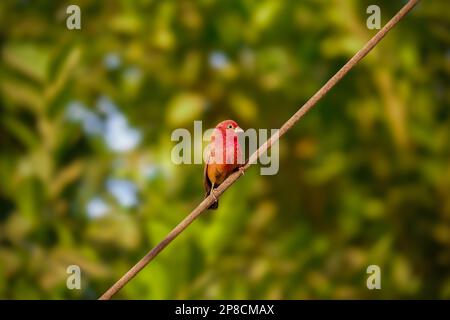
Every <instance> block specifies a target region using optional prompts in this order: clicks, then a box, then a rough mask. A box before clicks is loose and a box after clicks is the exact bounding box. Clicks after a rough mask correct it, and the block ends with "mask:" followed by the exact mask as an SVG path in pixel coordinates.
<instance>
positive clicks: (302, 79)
mask: <svg viewBox="0 0 450 320" xmlns="http://www.w3.org/2000/svg"><path fill="white" fill-rule="evenodd" d="M405 2H406V1H387V0H386V1H372V0H371V1H356V0H351V1H350V0H348V1H340V0H334V1H328V0H327V1H325V0H308V1H270V0H261V1H256V0H255V1H252V0H244V1H219V0H203V1H151V0H139V1H128V0H122V1H118V0H116V1H81V0H80V1H69V2H67V1H27V0H20V1H13V0H7V1H1V2H0V46H1V52H0V56H1V60H0V94H1V98H0V99H1V100H0V111H1V118H0V148H1V149H0V298H3V299H18V298H22V299H61V298H64V299H79V298H83V299H94V298H97V297H98V296H100V295H101V294H102V293H103V291H105V290H106V289H107V288H109V286H110V285H111V284H112V283H113V282H115V281H116V280H117V279H118V278H119V277H120V276H122V274H123V273H125V272H126V271H127V270H128V269H129V268H130V267H131V266H132V265H134V264H135V263H136V262H137V261H138V260H139V259H140V258H141V257H142V256H143V255H144V254H145V253H146V252H147V251H148V250H149V249H151V248H152V247H153V246H154V245H155V244H157V243H158V242H159V241H160V240H161V239H162V238H163V237H164V236H165V234H166V233H167V232H168V231H169V230H170V229H171V228H172V227H174V226H175V225H176V224H177V223H178V222H179V221H180V220H181V219H182V218H183V217H184V216H185V215H186V214H187V213H188V212H190V211H191V210H192V209H193V208H194V207H195V206H196V205H197V204H198V203H199V201H200V200H201V199H202V197H203V187H202V172H203V168H202V166H201V165H181V166H176V165H174V164H173V163H172V162H171V159H170V153H171V149H172V147H173V146H174V145H175V143H174V142H172V141H171V140H170V135H171V132H172V130H174V129H175V128H187V129H189V130H192V129H193V121H194V120H202V121H203V124H204V127H213V126H214V125H215V124H216V123H217V122H219V121H221V120H224V119H229V118H232V119H235V120H237V121H238V122H239V124H240V125H241V126H242V127H243V128H256V129H259V128H278V127H280V126H281V124H282V123H283V122H284V121H285V120H286V119H288V117H290V116H291V115H292V114H293V113H294V112H295V111H296V110H297V108H298V107H299V106H301V105H302V104H303V103H304V102H305V101H306V100H307V99H308V98H309V97H310V96H312V95H313V94H314V93H315V92H316V90H318V89H319V88H320V87H321V86H322V84H324V83H325V81H326V80H328V78H329V77H330V76H332V75H333V74H334V73H335V72H336V71H337V70H338V69H339V68H340V67H341V66H342V65H343V64H344V63H345V62H346V61H347V60H348V59H349V58H350V57H351V56H352V55H353V54H354V53H355V52H356V51H357V50H358V49H359V48H360V47H361V46H362V45H363V44H364V43H365V42H366V41H367V40H368V39H369V38H370V37H371V36H372V35H374V34H375V32H376V30H368V29H367V28H366V23H365V22H366V18H367V16H368V15H367V14H366V8H367V6H368V5H370V4H377V5H379V6H380V8H381V16H382V24H384V23H386V22H387V21H388V20H389V18H390V17H392V16H393V15H394V14H395V13H396V12H397V10H399V9H400V7H401V6H403V5H404V4H405ZM75 3H76V4H78V5H79V6H80V8H81V11H82V17H81V23H82V30H73V31H69V30H67V28H66V17H67V14H66V8H67V6H68V5H69V4H75ZM449 76H450V3H449V2H448V1H445V0H441V1H437V0H436V1H422V2H421V3H420V4H419V5H418V6H417V7H416V8H415V9H414V10H413V12H412V13H411V14H410V15H408V16H407V17H406V19H404V20H403V21H402V22H401V23H400V24H399V25H398V26H397V27H396V28H395V29H394V30H393V31H392V32H391V33H390V34H388V36H387V37H386V38H385V39H384V40H383V41H382V43H381V44H380V45H379V46H377V47H376V49H375V50H374V51H373V52H372V53H370V55H369V56H368V57H367V58H366V59H364V60H363V62H362V63H360V64H359V65H358V66H357V67H356V68H355V69H354V70H352V71H351V73H350V74H349V75H348V76H347V77H346V78H345V79H344V80H343V81H341V82H340V83H339V84H338V85H337V86H336V87H335V88H334V89H333V90H332V91H331V92H330V93H329V94H328V95H327V96H326V97H325V98H324V99H323V100H322V101H321V102H320V103H319V104H318V105H317V107H316V108H315V109H313V110H312V111H311V112H310V113H309V114H308V115H307V116H306V117H305V118H304V119H302V121H301V122H300V123H298V125H296V126H295V128H293V130H291V131H289V133H288V134H287V135H286V136H285V137H283V139H282V142H281V144H280V171H279V173H278V174H277V175H275V176H261V175H259V169H258V168H257V167H256V166H255V167H252V168H251V169H250V170H249V171H248V172H247V173H246V175H245V176H244V178H243V179H240V180H239V181H238V182H237V183H236V184H235V185H234V186H233V187H232V188H231V189H229V190H228V191H227V192H226V193H225V195H224V196H223V197H222V199H221V204H220V210H218V211H217V212H210V213H207V214H206V215H204V216H202V217H201V218H200V219H198V220H197V221H196V222H195V223H194V224H193V225H191V226H190V227H189V228H188V229H187V230H186V231H185V232H184V233H183V234H182V235H180V236H179V237H178V238H177V239H176V240H175V241H174V242H173V243H172V244H171V245H170V246H169V247H168V248H167V249H166V250H165V251H163V252H162V253H161V255H160V256H158V258H157V259H156V260H155V261H153V262H152V263H151V264H150V265H149V266H148V267H146V268H145V269H144V270H143V271H142V272H141V273H139V275H138V276H137V277H136V278H135V279H133V280H132V281H131V282H130V283H129V284H128V285H127V286H126V287H125V288H124V289H123V290H122V291H121V292H120V294H119V295H118V296H117V297H118V298H122V299H166V298H170V299H191V298H192V299H202V298H209V299H219V298H225V299H237V298H239V299H240V298H244V299H245V298H249V299H266V298H270V299H316V298H326V299H336V298H337V299H340V298H373V299H378V298H447V299H448V298H450V162H449V156H450V143H449V142H450V109H449V107H450V104H449V102H450V90H449ZM72 264H76V265H79V266H80V267H81V270H82V289H81V290H68V289H67V288H66V278H67V276H68V275H67V274H66V268H67V266H69V265H72ZM371 264H376V265H379V266H380V268H381V273H382V274H381V281H382V282H381V285H382V289H381V290H372V291H370V290H368V289H367V287H366V279H367V277H368V275H367V274H366V268H367V266H369V265H371Z"/></svg>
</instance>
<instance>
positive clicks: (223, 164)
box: [203, 120, 244, 209]
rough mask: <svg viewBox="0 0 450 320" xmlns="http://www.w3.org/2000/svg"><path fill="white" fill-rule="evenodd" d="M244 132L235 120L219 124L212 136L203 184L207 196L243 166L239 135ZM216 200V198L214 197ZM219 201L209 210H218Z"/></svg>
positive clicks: (207, 153)
mask: <svg viewBox="0 0 450 320" xmlns="http://www.w3.org/2000/svg"><path fill="white" fill-rule="evenodd" d="M240 132H244V131H243V130H242V129H241V128H240V127H239V126H238V124H237V123H236V122H235V121H233V120H225V121H222V122H221V123H219V124H218V125H217V126H216V128H215V129H214V132H213V134H212V135H211V143H210V144H209V145H208V146H207V147H206V148H207V149H206V163H205V170H204V174H203V183H204V186H205V191H206V196H205V197H207V196H209V194H211V193H212V195H213V196H214V192H212V191H213V189H214V188H217V187H218V186H219V185H220V184H221V183H222V182H223V181H224V180H225V179H226V178H227V177H228V176H229V175H230V174H231V173H233V172H234V171H236V170H239V169H240V167H241V166H242V164H243V161H242V159H241V157H242V154H241V148H240V146H239V142H238V133H240ZM214 198H215V196H214ZM218 207H219V201H218V200H217V199H216V202H214V203H213V204H212V205H211V206H210V207H209V209H217V208H218Z"/></svg>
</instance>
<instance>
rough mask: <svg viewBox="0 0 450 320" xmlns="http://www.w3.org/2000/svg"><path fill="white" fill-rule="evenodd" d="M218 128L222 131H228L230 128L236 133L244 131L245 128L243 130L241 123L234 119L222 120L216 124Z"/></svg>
mask: <svg viewBox="0 0 450 320" xmlns="http://www.w3.org/2000/svg"><path fill="white" fill-rule="evenodd" d="M216 129H219V130H220V131H225V132H227V131H228V130H232V131H234V132H235V133H239V132H244V130H242V129H241V128H240V127H239V125H238V124H237V122H236V121H233V120H225V121H222V122H221V123H219V124H218V125H217V126H216Z"/></svg>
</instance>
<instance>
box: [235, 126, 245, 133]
mask: <svg viewBox="0 0 450 320" xmlns="http://www.w3.org/2000/svg"><path fill="white" fill-rule="evenodd" d="M234 132H235V133H242V132H244V130H242V129H241V128H240V127H236V128H234Z"/></svg>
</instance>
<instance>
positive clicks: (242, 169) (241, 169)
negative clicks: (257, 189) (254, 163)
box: [238, 167, 245, 176]
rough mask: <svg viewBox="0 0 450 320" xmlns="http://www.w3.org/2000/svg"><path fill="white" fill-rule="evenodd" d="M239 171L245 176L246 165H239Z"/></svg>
mask: <svg viewBox="0 0 450 320" xmlns="http://www.w3.org/2000/svg"><path fill="white" fill-rule="evenodd" d="M238 170H239V172H240V173H241V176H243V175H244V174H245V170H244V167H239V169H238Z"/></svg>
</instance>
